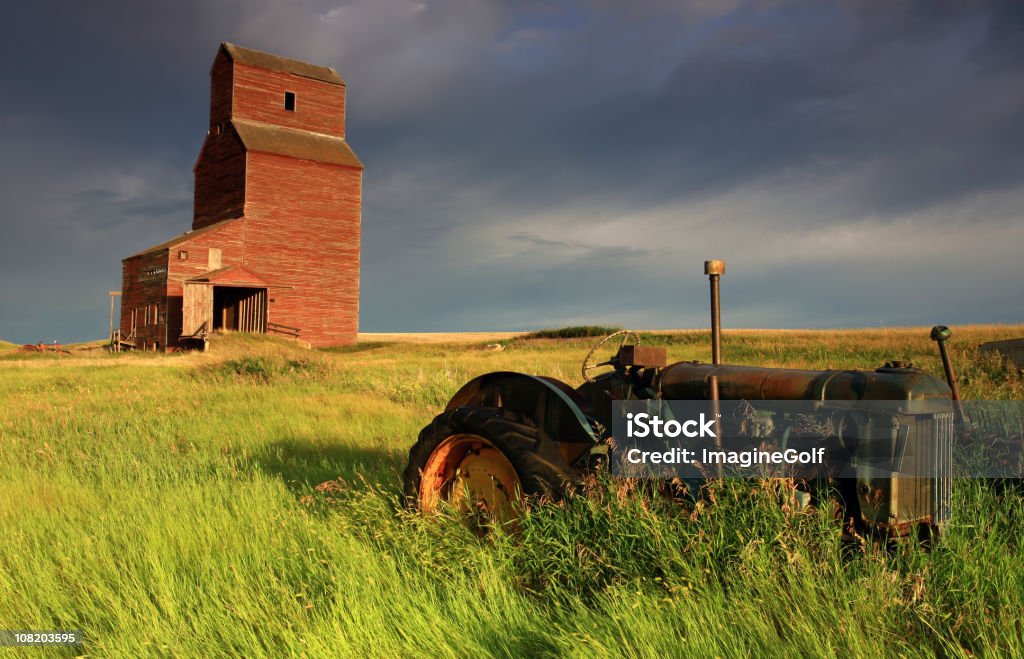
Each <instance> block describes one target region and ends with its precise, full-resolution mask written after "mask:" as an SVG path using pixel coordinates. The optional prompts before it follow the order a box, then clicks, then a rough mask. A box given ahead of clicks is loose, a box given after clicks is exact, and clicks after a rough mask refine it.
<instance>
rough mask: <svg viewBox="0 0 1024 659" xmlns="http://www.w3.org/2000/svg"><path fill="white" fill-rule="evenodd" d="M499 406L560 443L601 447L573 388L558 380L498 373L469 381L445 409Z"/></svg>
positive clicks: (504, 372) (487, 374) (512, 372)
mask: <svg viewBox="0 0 1024 659" xmlns="http://www.w3.org/2000/svg"><path fill="white" fill-rule="evenodd" d="M459 407H497V408H502V409H504V410H507V411H511V412H515V413H517V414H519V415H521V416H523V417H525V418H529V419H532V420H533V421H534V422H535V423H537V424H538V426H539V427H541V429H542V430H543V431H544V432H545V433H546V434H547V435H548V436H549V437H551V438H553V439H556V440H557V441H559V442H572V443H585V444H600V443H602V439H601V438H600V437H598V434H597V433H596V432H595V431H594V426H593V419H592V418H591V417H590V416H588V415H587V414H586V413H585V412H584V410H583V402H582V401H581V400H578V396H577V395H576V392H575V391H574V390H573V388H572V387H570V386H569V385H567V384H565V383H564V382H561V381H559V380H556V379H554V378H545V377H538V376H534V375H526V374H525V373H516V372H514V371H497V372H494V373H486V374H484V375H481V376H479V377H476V378H474V379H472V380H470V381H469V382H467V383H466V384H465V385H463V387H462V388H461V389H459V390H458V392H456V393H455V395H454V396H452V399H451V400H450V401H449V402H448V405H447V406H446V407H445V411H446V412H447V411H450V410H453V409H455V408H459Z"/></svg>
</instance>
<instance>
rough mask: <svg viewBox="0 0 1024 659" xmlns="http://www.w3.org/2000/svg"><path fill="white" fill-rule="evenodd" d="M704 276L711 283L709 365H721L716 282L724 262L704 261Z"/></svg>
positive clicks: (719, 306)
mask: <svg viewBox="0 0 1024 659" xmlns="http://www.w3.org/2000/svg"><path fill="white" fill-rule="evenodd" d="M704 274H706V275H707V276H708V281H709V282H710V283H711V363H712V364H714V365H716V366H717V365H718V364H721V363H722V307H721V301H720V300H719V296H718V280H719V279H720V278H721V277H722V275H724V274H725V261H719V260H711V261H704Z"/></svg>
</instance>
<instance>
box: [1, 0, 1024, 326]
mask: <svg viewBox="0 0 1024 659" xmlns="http://www.w3.org/2000/svg"><path fill="white" fill-rule="evenodd" d="M0 34H2V37H3V38H2V39H0V53H2V57H0V86H2V89H3V93H2V98H3V103H0V144H2V149H0V337H2V338H4V339H7V340H12V341H18V342H28V341H37V340H47V341H50V340H53V339H58V340H60V341H77V340H87V339H94V338H100V337H102V336H104V335H105V334H106V332H107V304H108V298H107V291H108V290H110V289H119V288H120V283H121V275H120V273H121V262H120V261H121V259H122V258H124V257H125V256H127V255H129V254H132V253H134V252H136V251H138V250H140V249H143V248H145V247H148V246H149V245H152V244H155V243H158V242H161V241H163V240H165V239H167V238H169V237H171V236H174V235H176V234H179V233H181V232H182V231H185V230H186V229H188V228H190V224H191V213H192V211H191V206H192V165H193V163H194V161H195V158H196V155H197V154H198V152H199V147H200V144H201V142H202V139H203V135H204V133H205V130H206V127H207V122H208V118H207V116H208V115H207V113H208V104H209V69H210V65H211V63H212V61H213V57H214V55H215V54H216V51H217V46H218V44H219V43H220V42H221V41H232V42H235V43H238V44H240V45H243V46H247V47H250V48H256V49H259V50H266V51H270V52H274V53H279V54H282V55H286V56H289V57H294V58H298V59H302V60H306V61H310V62H313V63H317V64H326V65H330V66H333V67H334V68H336V69H337V70H338V72H339V73H340V74H341V75H342V77H344V78H345V79H346V81H347V83H348V93H349V96H348V98H349V101H348V110H349V114H348V121H349V123H348V138H349V142H350V143H351V144H352V146H353V147H354V148H355V150H356V152H357V153H358V154H359V156H360V158H361V159H362V160H363V162H364V163H365V164H366V172H365V176H364V197H365V200H364V207H363V245H362V258H363V266H362V290H361V302H360V304H361V313H360V325H361V329H362V330H364V331H445V330H485V329H508V330H513V329H530V328H539V327H554V326H561V325H567V324H576V323H597V322H600V323H609V324H618V325H622V326H628V327H637V328H658V327H660V328H669V327H701V326H706V325H707V319H706V317H707V310H706V298H707V294H706V282H705V279H704V277H703V276H702V273H703V261H704V259H706V258H722V259H725V260H726V262H727V264H728V271H727V274H726V276H725V278H724V280H723V305H724V311H723V323H724V324H725V326H726V327H840V326H880V325H883V326H889V325H908V324H913V325H931V324H934V323H937V322H942V323H946V324H951V325H955V324H958V323H969V322H1021V321H1024V259H1022V258H1021V256H1022V253H1024V221H1022V218H1024V3H1022V2H1019V1H1015V0H1010V1H1007V2H1005V3H996V2H993V3H987V2H980V1H978V2H967V1H964V2H941V1H926V0H920V1H917V2H912V1H908V2H900V1H898V0H893V1H886V2H883V1H881V0H878V1H871V2H869V1H864V2H857V1H837V2H826V1H821V0H806V1H803V2H787V1H785V0H761V1H752V2H740V1H723V0H700V1H693V2H669V1H667V0H665V1H662V2H646V3H645V2H633V1H631V2H628V3H627V2H621V3H620V2H614V1H612V0H594V1H592V2H579V3H569V2H497V3H492V2H486V1H483V0H443V1H432V0H425V1H420V0H414V1H406V0H355V1H353V2H340V3H339V2H337V1H336V0H335V1H333V2H329V1H324V2H320V1H307V2H280V1H279V0H244V1H243V0H236V1H233V2H210V1H199V0H176V1H174V2H146V3H142V2H128V1H124V2H112V1H111V2H101V1H92V2H90V1H82V2H66V3H52V2H23V3H16V4H12V5H10V6H8V7H7V8H5V20H4V22H3V27H2V28H0Z"/></svg>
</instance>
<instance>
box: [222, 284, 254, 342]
mask: <svg viewBox="0 0 1024 659" xmlns="http://www.w3.org/2000/svg"><path fill="white" fill-rule="evenodd" d="M213 329H215V330H217V329H226V330H234V331H236V332H261V333H262V332H266V331H267V289H265V288H243V287H241V286H214V287H213Z"/></svg>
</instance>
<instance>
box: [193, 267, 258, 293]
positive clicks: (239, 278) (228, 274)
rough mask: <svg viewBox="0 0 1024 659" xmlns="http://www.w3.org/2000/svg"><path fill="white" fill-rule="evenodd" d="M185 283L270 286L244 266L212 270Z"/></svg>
mask: <svg viewBox="0 0 1024 659" xmlns="http://www.w3.org/2000/svg"><path fill="white" fill-rule="evenodd" d="M185 281H186V282H188V283H190V284H218V285H220V286H252V287H256V288H266V287H268V286H270V284H268V283H267V280H265V279H264V278H263V277H262V276H261V275H258V274H256V273H255V272H253V271H252V270H250V269H249V268H247V267H245V266H244V265H229V266H227V267H224V268H218V269H217V270H210V271H209V272H204V273H203V274H201V275H197V276H195V277H191V278H189V279H186V280H185Z"/></svg>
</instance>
